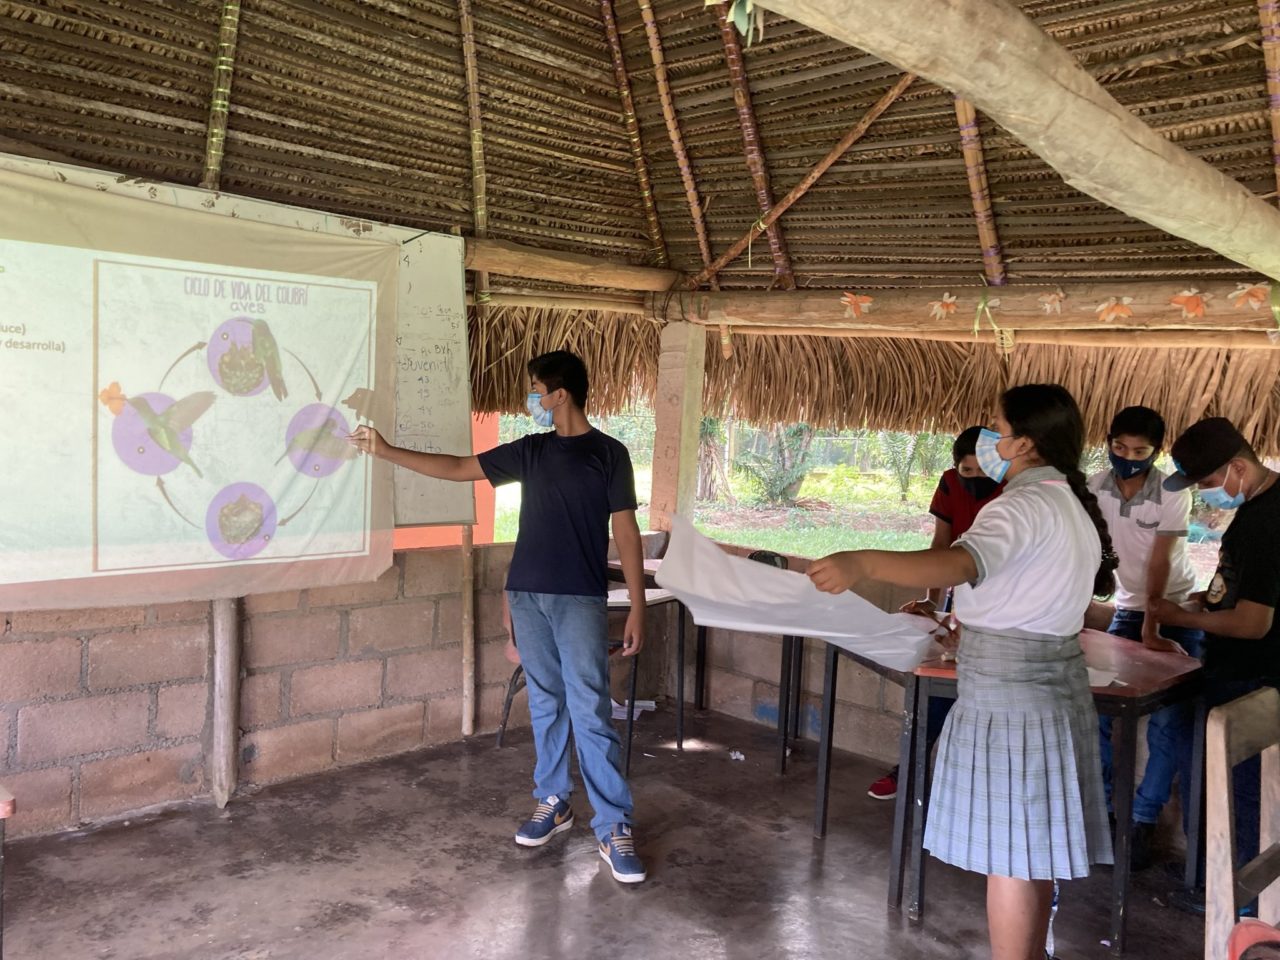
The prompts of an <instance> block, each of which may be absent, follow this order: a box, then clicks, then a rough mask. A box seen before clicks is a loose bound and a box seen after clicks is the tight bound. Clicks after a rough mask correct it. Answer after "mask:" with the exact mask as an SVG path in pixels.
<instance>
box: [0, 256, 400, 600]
mask: <svg viewBox="0 0 1280 960" xmlns="http://www.w3.org/2000/svg"><path fill="white" fill-rule="evenodd" d="M0 268H2V270H3V272H0V298H2V303H3V308H4V309H3V316H5V317H8V318H12V319H11V320H9V319H7V320H5V321H4V322H3V323H0V377H3V383H0V393H3V395H4V397H5V398H6V401H7V402H8V403H10V404H12V406H11V407H10V409H9V410H8V414H9V416H10V417H12V418H13V420H12V421H11V422H16V423H19V424H21V425H22V437H23V441H22V443H21V445H20V447H19V448H18V450H17V452H18V453H19V456H18V457H16V458H15V459H10V462H9V463H8V464H7V465H6V468H5V470H4V471H3V474H4V475H3V476H2V477H0V498H3V501H4V502H5V503H6V504H10V505H13V504H17V505H26V507H27V508H30V509H33V510H37V511H39V513H40V516H41V519H40V522H36V523H32V522H26V523H21V522H20V523H18V524H16V525H15V526H14V527H13V528H11V527H10V525H9V524H5V525H4V527H5V533H6V537H8V538H10V539H9V541H8V542H7V543H6V545H5V546H6V549H5V550H4V551H3V552H0V584H2V583H17V582H30V581H36V580H54V579H75V578H81V577H86V576H89V577H94V576H112V575H117V574H124V573H142V572H151V571H155V572H159V571H171V570H182V569H188V570H190V569H202V568H211V567H217V566H219V565H226V564H246V563H248V564H252V563H263V562H278V561H289V560H299V559H322V558H335V557H343V556H352V555H358V554H361V553H364V552H367V551H368V549H369V530H370V512H371V495H372V494H371V482H370V480H371V478H370V464H369V461H368V458H358V457H357V455H356V451H355V449H354V448H353V447H351V446H350V445H349V444H348V443H347V442H346V439H345V438H346V435H347V434H348V433H349V432H350V431H351V429H352V428H353V427H354V426H355V425H356V424H357V423H358V422H360V419H361V417H362V415H363V414H365V413H366V412H367V407H368V401H369V398H370V396H371V391H372V389H373V380H374V362H375V357H374V342H375V341H374V326H375V309H376V288H377V285H376V284H375V283H373V282H369V281H359V280H346V279H335V278H332V277H319V276H306V275H300V274H286V273H270V272H265V271H255V270H246V269H238V268H237V269H232V268H222V267H219V266H217V265H214V264H198V263H190V262H178V261H166V260H161V259H156V258H146V257H132V256H124V255H118V254H110V253H103V252H96V251H91V250H82V249H77V248H71V247H61V246H54V245H50V244H35V243H24V242H18V241H9V240H0ZM28 519H29V518H28ZM13 537H26V538H27V539H28V540H29V541H30V542H22V541H21V540H18V541H17V542H15V541H14V539H13Z"/></svg>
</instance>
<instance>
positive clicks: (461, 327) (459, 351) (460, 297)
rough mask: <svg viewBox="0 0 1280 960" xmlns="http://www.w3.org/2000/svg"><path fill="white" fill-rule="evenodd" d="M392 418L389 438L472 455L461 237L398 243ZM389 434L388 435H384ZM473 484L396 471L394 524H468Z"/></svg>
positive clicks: (423, 448) (471, 518) (431, 449)
mask: <svg viewBox="0 0 1280 960" xmlns="http://www.w3.org/2000/svg"><path fill="white" fill-rule="evenodd" d="M400 249H401V254H402V255H401V261H400V303H399V313H398V324H397V327H396V423H395V436H394V439H391V442H392V443H394V444H395V445H396V446H398V447H408V448H409V449H410V450H421V451H424V452H426V453H452V454H457V455H468V456H469V455H470V454H471V363H470V361H469V359H468V353H467V305H466V300H465V299H464V298H465V290H464V286H465V284H464V278H463V271H464V267H463V257H464V256H465V251H466V245H465V243H464V242H463V240H462V238H461V237H455V236H450V235H448V234H442V233H427V234H422V235H421V236H418V237H415V238H414V239H412V240H409V241H407V242H405V243H404V244H403V245H402V246H401V248H400ZM389 439H390V438H389ZM474 490H475V488H474V487H473V486H472V485H471V484H469V483H454V482H452V481H449V480H433V479H431V478H430V477H424V476H422V474H419V473H413V472H411V471H409V470H404V469H397V470H396V472H395V505H396V506H395V520H396V525H397V526H408V525H414V524H438V523H474V522H475V494H474Z"/></svg>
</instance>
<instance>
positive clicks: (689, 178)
mask: <svg viewBox="0 0 1280 960" xmlns="http://www.w3.org/2000/svg"><path fill="white" fill-rule="evenodd" d="M636 4H637V6H639V8H640V17H641V19H642V20H643V21H644V32H645V36H646V38H648V41H649V56H650V58H651V59H652V60H653V81H654V83H655V84H656V85H657V87H658V100H659V102H660V103H661V105H662V118H663V120H664V121H666V125H667V136H668V137H669V138H670V140H671V152H672V153H673V154H674V155H675V161H676V166H677V167H678V168H679V170H680V182H681V183H682V184H683V185H684V195H685V199H686V200H687V201H688V203H689V219H690V220H692V221H693V233H694V236H695V237H697V239H698V253H699V254H701V256H702V266H703V269H704V270H705V269H706V268H707V267H708V266H709V264H710V263H711V241H710V240H709V239H708V238H707V225H706V221H705V219H704V217H703V215H702V199H701V198H700V197H699V196H698V184H697V181H696V180H695V179H694V176H693V164H692V163H691V162H690V161H689V153H688V151H687V150H686V149H685V146H684V134H683V133H681V132H680V117H679V115H678V114H677V113H676V105H675V101H674V100H673V99H672V96H671V84H670V83H669V81H668V80H667V61H666V55H665V54H664V53H663V52H662V34H661V33H659V32H658V19H657V17H655V16H654V15H653V5H652V4H651V3H650V2H649V0H636ZM711 289H712V290H719V289H720V284H719V283H718V282H717V281H716V279H715V277H714V276H712V278H711ZM720 352H721V353H722V354H723V355H724V357H725V359H726V360H727V359H728V358H729V357H730V356H731V355H732V354H733V344H732V341H731V339H730V337H729V328H728V327H722V328H721V330H720Z"/></svg>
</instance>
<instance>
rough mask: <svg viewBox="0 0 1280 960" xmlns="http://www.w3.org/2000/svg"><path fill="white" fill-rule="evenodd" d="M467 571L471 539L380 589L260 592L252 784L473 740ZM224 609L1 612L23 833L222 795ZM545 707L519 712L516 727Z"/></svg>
mask: <svg viewBox="0 0 1280 960" xmlns="http://www.w3.org/2000/svg"><path fill="white" fill-rule="evenodd" d="M511 551H512V546H511V545H510V544H497V545H492V546H482V547H477V549H476V590H477V597H476V637H477V650H476V660H477V663H476V668H477V674H478V681H479V690H478V692H477V696H478V707H479V710H478V716H477V729H478V730H480V731H491V730H493V729H495V728H496V726H497V722H498V717H499V714H500V711H501V706H502V697H503V693H504V692H505V685H506V682H507V680H508V678H509V677H510V675H511V669H512V668H511V665H510V664H509V663H508V662H507V661H506V659H505V658H504V657H503V654H502V648H503V645H504V643H505V637H506V634H505V630H504V628H503V625H502V607H501V598H500V591H501V589H502V585H503V582H504V579H505V577H506V571H507V568H508V566H509V565H510V561H511ZM460 574H461V570H460V563H459V552H458V549H457V548H456V547H454V548H441V549H433V550H422V551H414V552H409V553H402V554H397V555H396V557H395V563H394V565H393V566H392V567H391V568H390V569H389V570H388V571H387V572H386V574H384V575H383V577H382V578H380V579H379V580H377V581H375V582H373V583H364V584H351V585H345V586H340V587H326V588H317V589H312V590H302V591H290V592H287V593H280V594H268V595H262V596H254V597H249V598H247V599H246V602H245V607H244V619H245V623H244V635H245V645H244V650H243V653H242V670H243V679H242V690H241V705H240V711H241V715H240V726H241V731H242V733H241V742H240V777H241V784H242V787H243V788H245V789H252V788H253V787H254V786H255V785H258V784H263V783H269V782H273V781H277V780H284V779H288V778H290V777H296V776H301V775H304V774H307V773H315V772H318V771H322V770H326V769H329V768H331V767H335V766H340V765H343V764H349V763H356V762H360V761H362V760H368V759H371V758H373V757H378V756H384V755H387V754H391V753H397V752H401V751H405V750H411V749H414V748H416V747H421V746H423V745H426V744H431V743H438V742H443V741H446V740H455V739H458V738H459V737H460V736H461V725H462V720H461V717H462V692H461V683H462V671H461V662H462V651H461V616H462V598H461V592H460V588H461V576H460ZM209 617H210V605H209V604H208V603H204V602H193V603H179V604H164V605H155V606H145V607H117V608H105V609H88V610H64V611H41V612H30V613H27V612H15V613H8V614H5V613H0V782H3V783H4V784H5V786H6V787H8V788H9V789H10V790H12V791H13V793H14V794H15V796H16V797H17V798H18V814H17V816H16V817H14V818H13V819H12V820H11V821H9V824H8V826H9V833H10V836H18V835H24V834H33V833H47V832H52V831H55V830H60V829H65V828H68V827H75V826H78V825H80V824H82V823H86V822H92V821H97V820H104V819H110V818H114V817H118V816H122V815H126V814H128V813H132V812H135V811H138V810H141V809H145V808H148V807H153V806H156V805H161V804H167V803H172V802H175V801H181V800H186V799H190V798H195V797H201V796H204V795H206V793H207V785H206V783H205V749H206V746H207V743H208V738H209V732H210V726H209V721H210V709H211V708H210V704H209V687H210V681H211V676H210V657H211V645H210V639H209V638H210V622H209ZM528 717H529V714H528V709H527V708H517V709H515V710H513V711H512V717H511V725H512V726H518V725H520V724H527V723H528Z"/></svg>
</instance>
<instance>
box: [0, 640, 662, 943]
mask: <svg viewBox="0 0 1280 960" xmlns="http://www.w3.org/2000/svg"><path fill="white" fill-rule="evenodd" d="M639 672H640V654H638V653H637V654H635V655H634V656H632V658H631V692H630V694H629V695H628V696H629V697H630V699H628V700H627V749H626V754H625V759H624V760H623V767H624V769H625V774H624V776H628V777H629V776H631V735H632V733H634V732H635V724H636V674H638V673H639ZM0 960H2V958H0Z"/></svg>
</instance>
